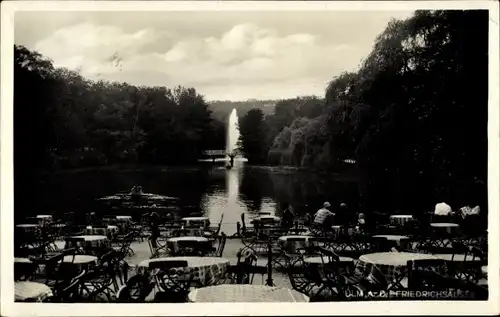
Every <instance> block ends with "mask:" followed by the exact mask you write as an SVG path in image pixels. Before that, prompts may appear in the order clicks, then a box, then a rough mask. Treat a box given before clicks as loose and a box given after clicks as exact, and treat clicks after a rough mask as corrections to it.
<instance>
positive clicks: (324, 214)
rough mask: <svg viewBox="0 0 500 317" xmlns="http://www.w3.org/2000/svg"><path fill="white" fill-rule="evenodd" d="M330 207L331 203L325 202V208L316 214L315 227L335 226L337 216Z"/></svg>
mask: <svg viewBox="0 0 500 317" xmlns="http://www.w3.org/2000/svg"><path fill="white" fill-rule="evenodd" d="M330 207H331V205H330V203H329V202H325V203H324V204H323V207H322V208H321V209H319V210H318V211H317V212H316V213H315V214H314V221H313V226H317V227H331V226H332V225H333V217H334V216H335V214H334V213H333V212H331V211H330V210H329V208H330Z"/></svg>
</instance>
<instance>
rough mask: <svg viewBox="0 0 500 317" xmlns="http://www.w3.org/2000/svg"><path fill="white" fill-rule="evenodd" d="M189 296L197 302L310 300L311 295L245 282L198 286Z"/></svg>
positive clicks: (191, 300) (190, 299) (192, 300)
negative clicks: (246, 283)
mask: <svg viewBox="0 0 500 317" xmlns="http://www.w3.org/2000/svg"><path fill="white" fill-rule="evenodd" d="M188 298H189V301H190V302H196V303H214V302H215V303H217V302H224V303H237V302H247V303H248V302H253V303H255V302H257V303H258V302H309V297H307V296H306V295H304V294H302V293H299V292H297V291H295V290H292V289H288V288H279V287H271V286H263V285H245V284H222V285H217V286H210V287H204V288H198V289H195V290H193V291H191V292H190V293H189V295H188Z"/></svg>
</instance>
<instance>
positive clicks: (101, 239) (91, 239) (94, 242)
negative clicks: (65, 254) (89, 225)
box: [64, 235, 109, 249]
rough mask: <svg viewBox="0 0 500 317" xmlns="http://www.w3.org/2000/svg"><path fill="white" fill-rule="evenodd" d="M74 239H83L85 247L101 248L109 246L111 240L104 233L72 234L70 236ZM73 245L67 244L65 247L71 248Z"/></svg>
mask: <svg viewBox="0 0 500 317" xmlns="http://www.w3.org/2000/svg"><path fill="white" fill-rule="evenodd" d="M71 238H74V239H83V241H84V245H83V246H81V245H80V246H81V247H83V248H84V249H86V248H100V247H107V246H109V240H108V237H107V236H103V235H81V236H72V237H70V239H71ZM70 247H72V246H70V245H66V246H65V247H64V248H65V249H67V248H70Z"/></svg>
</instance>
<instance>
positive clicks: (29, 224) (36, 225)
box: [16, 223, 40, 229]
mask: <svg viewBox="0 0 500 317" xmlns="http://www.w3.org/2000/svg"><path fill="white" fill-rule="evenodd" d="M16 227H17V228H24V229H36V228H38V227H40V225H39V224H34V223H23V224H20V225H16Z"/></svg>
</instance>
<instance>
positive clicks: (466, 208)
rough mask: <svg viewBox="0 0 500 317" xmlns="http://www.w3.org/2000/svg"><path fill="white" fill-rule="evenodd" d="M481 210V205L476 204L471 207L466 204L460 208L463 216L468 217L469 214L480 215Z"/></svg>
mask: <svg viewBox="0 0 500 317" xmlns="http://www.w3.org/2000/svg"><path fill="white" fill-rule="evenodd" d="M480 211H481V208H480V207H479V206H476V207H474V208H471V207H470V206H464V207H462V208H460V214H461V216H462V218H464V219H465V218H466V217H467V216H475V215H479V212H480Z"/></svg>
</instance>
